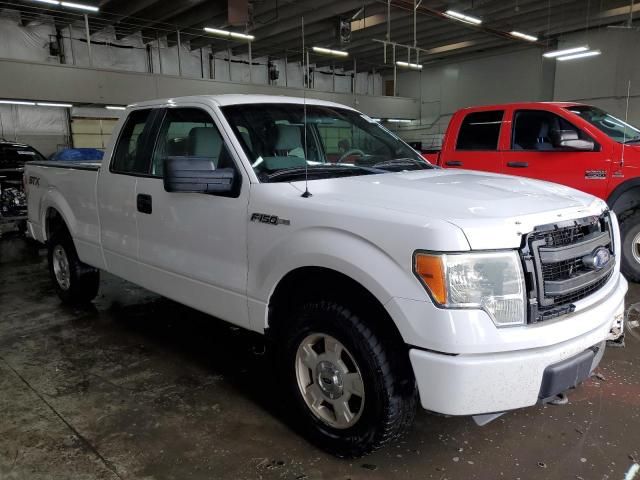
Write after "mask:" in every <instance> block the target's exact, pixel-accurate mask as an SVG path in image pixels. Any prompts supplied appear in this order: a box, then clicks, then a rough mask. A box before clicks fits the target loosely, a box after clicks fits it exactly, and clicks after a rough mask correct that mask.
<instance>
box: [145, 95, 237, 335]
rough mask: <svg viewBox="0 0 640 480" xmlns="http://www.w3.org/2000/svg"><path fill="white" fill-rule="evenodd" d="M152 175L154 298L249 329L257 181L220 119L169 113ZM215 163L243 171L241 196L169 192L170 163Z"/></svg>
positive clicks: (149, 216)
mask: <svg viewBox="0 0 640 480" xmlns="http://www.w3.org/2000/svg"><path fill="white" fill-rule="evenodd" d="M156 134H157V135H156V137H157V141H156V144H155V149H154V152H153V155H152V161H151V165H150V169H149V171H148V175H146V176H144V177H139V178H138V181H137V185H136V192H135V198H136V202H137V211H136V217H137V219H138V239H139V249H138V251H139V254H138V258H139V260H140V268H141V271H142V272H143V273H142V278H140V280H139V283H140V284H141V285H143V286H145V287H147V288H149V289H150V290H153V291H154V292H157V293H160V294H162V295H164V296H166V297H169V298H172V299H174V300H176V301H179V302H180V303H183V304H185V305H189V306H191V307H193V308H196V309H199V310H201V311H204V312H206V313H208V314H211V315H214V316H216V317H218V318H221V319H223V320H227V321H229V322H232V323H235V324H238V325H241V326H244V327H248V326H249V321H248V318H249V316H248V307H247V298H246V283H247V223H248V213H247V208H248V202H249V181H248V178H246V176H245V174H244V169H242V168H238V165H237V164H236V162H235V160H234V158H233V155H232V153H231V152H232V151H233V150H232V147H230V139H229V138H227V137H226V134H225V132H224V130H223V129H222V128H221V124H220V123H219V121H218V120H217V116H216V112H215V111H213V109H212V108H211V107H209V106H208V105H203V104H193V105H190V106H180V107H170V108H166V109H164V110H163V114H162V122H161V124H160V126H159V128H158V129H157V131H156ZM184 156H195V157H206V158H211V159H212V160H213V162H214V164H215V165H216V168H235V169H236V174H237V175H238V176H239V178H241V179H242V180H241V186H240V188H239V191H237V192H236V193H234V194H233V195H230V196H220V195H215V194H204V193H178V192H166V191H165V189H164V183H163V175H164V161H165V160H166V158H167V157H184Z"/></svg>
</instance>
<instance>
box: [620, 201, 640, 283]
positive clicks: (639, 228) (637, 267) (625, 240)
mask: <svg viewBox="0 0 640 480" xmlns="http://www.w3.org/2000/svg"><path fill="white" fill-rule="evenodd" d="M638 234H640V210H636V211H635V212H633V213H632V214H631V215H628V216H626V217H624V218H623V219H622V220H621V221H620V238H621V242H622V249H621V250H622V259H621V262H620V268H621V270H622V273H623V274H624V276H625V277H626V278H627V279H628V280H631V281H633V282H636V283H637V282H640V262H638V261H637V260H636V259H635V258H634V255H633V253H634V249H636V248H637V247H636V246H635V245H634V244H633V239H634V238H635V237H636V235H638ZM636 255H638V257H639V258H640V251H637V252H636Z"/></svg>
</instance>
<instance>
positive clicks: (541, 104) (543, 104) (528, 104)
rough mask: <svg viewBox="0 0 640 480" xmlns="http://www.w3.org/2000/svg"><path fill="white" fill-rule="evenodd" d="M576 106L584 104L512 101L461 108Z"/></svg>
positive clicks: (495, 108)
mask: <svg viewBox="0 0 640 480" xmlns="http://www.w3.org/2000/svg"><path fill="white" fill-rule="evenodd" d="M577 106H585V104H584V103H577V102H513V103H499V104H496V105H477V106H474V107H466V108H462V109H461V110H465V111H466V110H476V109H477V110H480V109H482V110H500V109H505V108H518V109H528V108H531V109H535V108H540V107H557V108H570V107H577Z"/></svg>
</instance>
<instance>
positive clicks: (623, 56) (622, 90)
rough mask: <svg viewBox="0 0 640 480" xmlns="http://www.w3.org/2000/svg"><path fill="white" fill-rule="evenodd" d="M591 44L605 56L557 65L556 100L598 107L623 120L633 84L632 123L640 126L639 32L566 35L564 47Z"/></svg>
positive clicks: (608, 30)
mask: <svg viewBox="0 0 640 480" xmlns="http://www.w3.org/2000/svg"><path fill="white" fill-rule="evenodd" d="M584 44H588V45H589V47H590V48H593V49H600V50H601V51H602V54H601V55H599V56H597V57H591V58H589V59H584V60H576V61H571V62H558V66H557V68H556V75H555V94H554V99H555V100H572V101H579V102H584V103H589V104H592V105H597V106H599V107H601V108H604V109H605V110H607V111H609V112H611V113H612V114H614V115H616V116H618V117H620V118H623V119H624V117H625V108H626V100H627V87H628V85H629V82H631V91H630V97H629V121H630V123H632V124H635V125H640V64H639V63H638V62H637V49H636V47H635V46H636V45H640V32H638V31H637V30H635V29H623V28H603V29H600V30H597V31H592V32H589V33H588V34H586V33H580V34H573V35H567V36H565V37H563V38H562V40H561V42H560V46H561V47H565V46H566V47H568V46H575V45H584Z"/></svg>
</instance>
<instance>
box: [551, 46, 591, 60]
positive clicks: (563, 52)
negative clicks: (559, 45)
mask: <svg viewBox="0 0 640 480" xmlns="http://www.w3.org/2000/svg"><path fill="white" fill-rule="evenodd" d="M587 50H589V47H588V46H586V45H584V46H581V47H573V48H563V49H562V50H553V51H551V52H546V53H543V54H542V56H543V57H545V58H556V57H562V56H565V55H571V54H572V53H580V52H586V51H587Z"/></svg>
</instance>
